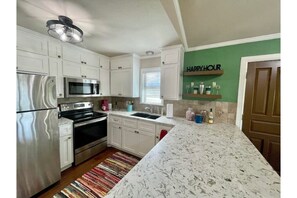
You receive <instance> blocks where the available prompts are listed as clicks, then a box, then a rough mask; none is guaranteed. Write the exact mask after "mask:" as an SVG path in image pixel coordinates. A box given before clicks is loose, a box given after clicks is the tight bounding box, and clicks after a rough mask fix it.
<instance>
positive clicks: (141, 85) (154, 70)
mask: <svg viewBox="0 0 297 198" xmlns="http://www.w3.org/2000/svg"><path fill="white" fill-rule="evenodd" d="M148 72H160V92H161V67H146V68H141V70H140V90H139V91H140V101H139V102H140V104H146V105H154V106H164V100H163V99H161V98H160V100H161V103H147V102H143V101H144V98H143V89H144V77H143V76H144V74H145V73H148ZM160 96H161V93H160Z"/></svg>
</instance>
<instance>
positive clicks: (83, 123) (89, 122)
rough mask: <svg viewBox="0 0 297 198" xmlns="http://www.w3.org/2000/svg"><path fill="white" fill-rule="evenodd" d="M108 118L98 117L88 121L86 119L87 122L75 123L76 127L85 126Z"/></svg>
mask: <svg viewBox="0 0 297 198" xmlns="http://www.w3.org/2000/svg"><path fill="white" fill-rule="evenodd" d="M106 119H107V117H104V118H96V119H93V120H88V121H85V122H80V123H75V124H74V127H80V126H84V125H87V124H92V123H95V122H101V121H103V120H106Z"/></svg>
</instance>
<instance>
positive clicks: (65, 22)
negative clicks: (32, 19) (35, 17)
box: [46, 16, 84, 43]
mask: <svg viewBox="0 0 297 198" xmlns="http://www.w3.org/2000/svg"><path fill="white" fill-rule="evenodd" d="M58 18H59V20H48V21H47V22H46V27H48V31H47V32H48V34H49V35H50V36H52V37H54V38H57V39H60V40H61V41H64V42H69V43H78V42H82V40H83V38H82V36H83V34H84V33H83V31H82V30H81V29H80V28H78V27H77V26H75V25H73V21H72V20H71V19H70V18H68V17H66V16H59V17H58Z"/></svg>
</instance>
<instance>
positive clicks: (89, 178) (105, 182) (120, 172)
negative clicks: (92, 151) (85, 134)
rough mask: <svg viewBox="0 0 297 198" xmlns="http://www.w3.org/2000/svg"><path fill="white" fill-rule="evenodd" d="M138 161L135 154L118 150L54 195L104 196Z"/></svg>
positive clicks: (77, 197)
mask: <svg viewBox="0 0 297 198" xmlns="http://www.w3.org/2000/svg"><path fill="white" fill-rule="evenodd" d="M138 162H139V159H138V158H136V157H134V156H131V155H128V154H125V153H122V152H117V153H115V154H113V155H112V156H111V157H109V158H107V159H105V160H104V161H103V162H101V163H100V164H98V165H97V166H96V167H94V168H93V169H92V170H90V171H89V172H87V173H85V174H84V175H82V176H81V177H79V178H78V179H76V180H75V181H73V182H71V184H70V185H68V186H67V187H65V188H64V189H63V190H61V191H60V192H59V193H57V194H55V195H54V196H53V197H54V198H66V197H71V198H80V197H104V196H105V195H106V194H107V193H108V192H109V191H110V190H111V189H112V188H113V187H114V186H115V185H116V184H117V183H118V182H119V181H120V180H121V179H122V178H123V177H124V176H125V175H126V174H127V173H128V172H129V171H130V170H131V169H132V168H133V167H134V166H135V165H136V164H137V163H138Z"/></svg>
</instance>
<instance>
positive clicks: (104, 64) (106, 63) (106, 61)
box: [99, 55, 110, 69]
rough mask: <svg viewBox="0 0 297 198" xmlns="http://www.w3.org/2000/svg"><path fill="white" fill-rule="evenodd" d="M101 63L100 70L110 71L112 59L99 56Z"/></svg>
mask: <svg viewBox="0 0 297 198" xmlns="http://www.w3.org/2000/svg"><path fill="white" fill-rule="evenodd" d="M99 61H100V68H102V69H110V67H109V63H110V59H109V57H107V56H103V55H99Z"/></svg>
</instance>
